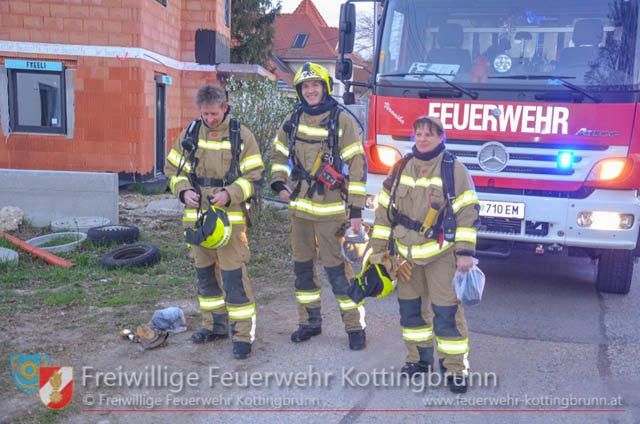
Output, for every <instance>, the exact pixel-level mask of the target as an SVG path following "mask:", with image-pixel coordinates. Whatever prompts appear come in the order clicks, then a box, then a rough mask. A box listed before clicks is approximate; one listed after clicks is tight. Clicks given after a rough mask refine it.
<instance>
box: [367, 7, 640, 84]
mask: <svg viewBox="0 0 640 424" xmlns="http://www.w3.org/2000/svg"><path fill="white" fill-rule="evenodd" d="M637 23H638V0H508V1H496V0H389V1H388V6H387V11H386V15H385V20H384V25H383V28H382V31H383V33H382V43H381V46H380V54H379V58H378V69H377V73H378V77H377V81H378V83H381V81H385V82H386V83H388V84H391V85H397V84H402V85H404V84H407V85H415V84H419V85H422V84H424V83H429V85H431V84H436V85H441V84H444V82H443V81H442V80H441V79H442V78H437V77H436V76H434V75H429V73H438V74H439V75H441V76H442V75H444V78H446V79H448V80H449V81H452V82H455V83H457V84H460V83H469V84H482V86H483V87H485V88H491V87H495V88H499V87H507V88H508V87H509V86H514V85H518V86H523V85H524V86H535V87H538V88H539V87H540V86H548V84H550V82H549V81H547V80H546V79H545V78H544V76H545V75H547V74H548V75H550V78H553V77H562V78H564V79H566V80H569V81H570V82H571V84H573V85H575V86H589V87H590V88H595V89H598V90H605V91H606V90H612V91H613V90H616V91H617V90H630V89H638V88H639V83H640V82H639V80H640V63H639V62H640V59H638V58H640V43H638V42H637V37H638V32H637ZM403 74H404V75H403ZM510 75H511V76H516V75H536V76H537V78H527V79H523V78H509V76H510ZM495 77H503V78H495ZM551 83H553V82H551Z"/></svg>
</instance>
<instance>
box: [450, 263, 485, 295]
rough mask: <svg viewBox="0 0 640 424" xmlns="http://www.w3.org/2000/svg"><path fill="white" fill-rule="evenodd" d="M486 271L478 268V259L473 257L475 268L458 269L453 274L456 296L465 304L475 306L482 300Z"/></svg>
mask: <svg viewBox="0 0 640 424" xmlns="http://www.w3.org/2000/svg"><path fill="white" fill-rule="evenodd" d="M484 283H485V277H484V273H483V272H482V271H481V270H480V268H478V260H477V259H476V258H473V268H471V269H470V270H469V271H464V272H462V271H456V273H455V275H454V276H453V289H454V290H455V291H456V296H458V299H459V300H460V302H462V304H463V305H465V306H473V305H477V304H478V303H480V300H482V291H483V290H484Z"/></svg>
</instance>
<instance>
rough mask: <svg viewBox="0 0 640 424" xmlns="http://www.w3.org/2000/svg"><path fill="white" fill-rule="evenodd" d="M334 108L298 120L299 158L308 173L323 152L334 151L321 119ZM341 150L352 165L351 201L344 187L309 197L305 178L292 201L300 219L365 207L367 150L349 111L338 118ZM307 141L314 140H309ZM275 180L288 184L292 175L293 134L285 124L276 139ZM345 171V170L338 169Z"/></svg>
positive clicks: (330, 216)
mask: <svg viewBox="0 0 640 424" xmlns="http://www.w3.org/2000/svg"><path fill="white" fill-rule="evenodd" d="M330 113H331V111H327V112H325V113H323V114H320V115H309V114H307V113H302V114H301V115H300V121H299V123H298V131H297V139H296V141H295V154H296V157H297V160H298V161H299V162H300V163H301V164H302V166H303V168H304V169H305V170H306V171H307V172H311V170H312V169H313V165H314V163H315V161H316V158H317V157H318V154H319V153H320V152H327V153H331V152H330V149H329V146H328V143H327V139H328V136H329V132H328V130H327V127H326V126H324V125H320V122H322V121H323V120H325V119H327V118H328V117H329V114H330ZM338 124H339V125H338V151H339V152H340V158H341V159H342V161H343V162H344V164H345V165H346V166H347V167H348V170H349V172H348V174H349V180H348V182H347V186H346V190H347V193H348V196H347V202H346V205H345V202H344V201H343V200H342V197H341V194H340V190H338V189H334V190H329V189H326V188H325V190H324V194H320V193H318V191H317V190H316V192H315V193H314V194H313V196H311V197H310V198H308V197H305V194H306V193H307V190H308V189H309V184H308V183H307V182H306V181H304V180H302V182H301V186H300V194H299V195H298V197H297V198H296V199H295V200H294V201H291V202H290V203H289V213H290V214H291V215H292V216H296V217H299V218H305V219H310V220H313V221H326V220H331V219H334V218H335V217H336V216H341V215H344V214H345V212H346V211H347V209H346V208H347V207H350V206H354V207H356V208H360V209H362V208H364V201H365V197H366V190H365V182H366V177H367V162H366V159H365V155H364V149H363V148H362V143H361V142H360V137H359V135H358V128H357V123H356V122H355V121H354V120H353V118H352V117H351V116H349V115H348V114H347V113H344V112H343V113H340V115H339V118H338ZM300 138H302V139H304V140H310V141H314V142H315V143H307V142H305V141H301V140H300ZM271 163H272V166H271V181H272V182H277V181H282V182H284V183H287V181H288V180H289V177H290V174H291V165H292V164H289V136H288V134H287V133H286V131H285V130H284V129H283V127H282V126H281V127H280V129H279V131H278V134H277V135H276V137H275V138H274V140H273V155H272V156H271ZM336 171H338V172H342V170H341V169H336ZM298 181H299V180H296V181H290V182H289V183H288V184H289V187H291V189H292V190H293V189H294V188H295V187H296V185H297V184H298Z"/></svg>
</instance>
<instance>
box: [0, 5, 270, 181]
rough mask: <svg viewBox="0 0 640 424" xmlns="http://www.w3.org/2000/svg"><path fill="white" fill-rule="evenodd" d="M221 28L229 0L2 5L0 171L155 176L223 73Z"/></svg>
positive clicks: (226, 27)
mask: <svg viewBox="0 0 640 424" xmlns="http://www.w3.org/2000/svg"><path fill="white" fill-rule="evenodd" d="M230 19H231V16H230V0H48V1H46V2H43V1H38V0H0V120H1V126H2V135H3V136H2V140H1V141H2V142H0V168H10V169H46V170H68V171H94V172H117V173H120V174H121V176H122V177H124V178H123V179H125V180H126V179H127V178H131V177H136V178H138V177H145V178H148V177H152V176H154V175H156V174H157V173H160V172H161V171H162V167H163V163H164V160H165V155H166V152H167V148H168V147H169V148H170V146H171V145H172V144H173V142H174V140H175V138H176V137H177V136H178V134H179V132H180V130H181V129H182V128H184V126H186V125H187V124H188V123H189V122H190V121H191V120H192V119H194V118H195V117H197V116H198V111H197V108H196V107H195V105H194V97H195V93H196V91H197V89H198V87H199V86H201V85H202V84H204V83H219V81H220V79H221V77H220V75H221V74H222V68H224V66H225V65H224V64H225V63H226V64H227V65H226V66H227V68H228V67H230V65H228V62H229V33H230ZM196 39H197V41H196ZM196 59H197V60H196ZM221 64H222V65H221ZM254 68H256V67H254ZM258 70H259V72H263V71H264V70H262V68H258Z"/></svg>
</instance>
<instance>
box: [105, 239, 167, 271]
mask: <svg viewBox="0 0 640 424" xmlns="http://www.w3.org/2000/svg"><path fill="white" fill-rule="evenodd" d="M159 260H160V251H159V250H158V248H157V247H156V246H154V245H153V244H130V245H128V246H123V247H118V248H117V249H113V250H112V251H110V252H107V254H106V255H104V256H103V257H102V261H101V262H102V266H104V267H105V268H121V267H128V266H149V265H153V264H155V263H156V262H158V261H159Z"/></svg>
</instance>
